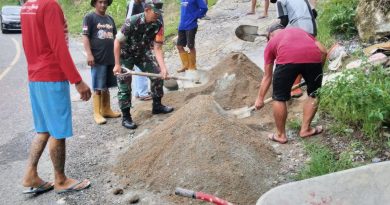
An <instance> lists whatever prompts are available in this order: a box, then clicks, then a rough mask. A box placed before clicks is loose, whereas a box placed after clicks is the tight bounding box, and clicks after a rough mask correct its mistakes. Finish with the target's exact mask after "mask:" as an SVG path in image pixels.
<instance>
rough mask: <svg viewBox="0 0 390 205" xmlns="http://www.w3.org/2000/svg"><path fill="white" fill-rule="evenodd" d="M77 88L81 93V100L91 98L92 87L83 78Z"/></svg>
mask: <svg viewBox="0 0 390 205" xmlns="http://www.w3.org/2000/svg"><path fill="white" fill-rule="evenodd" d="M76 90H77V92H78V93H79V94H80V99H81V100H84V101H88V100H89V98H91V89H89V87H88V85H87V84H85V83H84V81H82V80H81V81H80V82H79V83H76Z"/></svg>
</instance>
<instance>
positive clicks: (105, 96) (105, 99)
mask: <svg viewBox="0 0 390 205" xmlns="http://www.w3.org/2000/svg"><path fill="white" fill-rule="evenodd" d="M101 96H102V107H101V110H100V113H101V114H102V116H103V117H108V118H117V117H120V116H121V113H119V112H114V111H112V109H111V105H110V93H109V92H108V91H104V92H102V94H101Z"/></svg>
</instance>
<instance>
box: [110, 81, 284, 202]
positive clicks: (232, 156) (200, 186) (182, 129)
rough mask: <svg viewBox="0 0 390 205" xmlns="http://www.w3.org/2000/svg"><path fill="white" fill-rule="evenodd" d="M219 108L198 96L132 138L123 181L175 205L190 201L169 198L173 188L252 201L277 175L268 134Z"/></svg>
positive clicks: (123, 160) (121, 170)
mask: <svg viewBox="0 0 390 205" xmlns="http://www.w3.org/2000/svg"><path fill="white" fill-rule="evenodd" d="M250 84H251V83H248V86H249V85H250ZM244 87H245V86H244ZM216 107H217V106H216V104H215V101H214V98H213V97H212V96H207V95H200V96H197V97H195V98H193V99H192V100H191V101H190V102H189V103H188V104H186V105H185V106H183V107H182V108H181V109H179V110H178V111H176V112H175V113H173V114H172V115H171V116H170V117H169V118H167V119H166V120H164V121H163V122H162V123H161V124H160V125H159V126H157V127H156V128H155V129H153V130H152V132H151V133H150V134H148V135H146V136H143V137H142V138H137V139H136V140H134V142H133V143H132V146H131V147H129V148H128V151H127V152H126V153H124V154H123V155H122V156H120V158H119V162H118V165H117V166H116V167H115V169H114V171H115V172H116V173H117V174H118V175H119V176H121V178H122V179H123V181H122V183H124V184H130V187H133V188H134V189H140V188H141V189H146V190H148V191H153V192H160V193H165V194H166V195H167V198H168V200H171V201H174V202H176V203H177V204H188V201H186V200H187V199H183V198H180V197H176V196H170V197H168V195H169V194H170V193H173V191H174V190H175V187H184V188H187V189H192V190H197V191H203V192H208V193H211V194H215V195H217V196H219V197H221V198H224V199H226V200H228V201H230V202H232V203H235V204H254V203H255V202H256V200H257V199H258V198H259V197H260V196H261V194H263V193H264V192H266V191H267V190H269V189H270V188H271V187H272V182H273V181H274V180H275V179H276V170H279V164H278V162H276V160H275V159H276V154H275V153H274V152H273V149H272V148H270V147H269V146H268V145H267V144H266V143H265V142H264V137H262V136H259V135H258V133H256V132H254V131H253V130H252V129H250V128H248V127H247V126H246V125H244V124H241V123H238V122H235V121H232V120H229V119H227V118H224V117H222V116H221V115H220V114H219V113H218V111H217V108H216Z"/></svg>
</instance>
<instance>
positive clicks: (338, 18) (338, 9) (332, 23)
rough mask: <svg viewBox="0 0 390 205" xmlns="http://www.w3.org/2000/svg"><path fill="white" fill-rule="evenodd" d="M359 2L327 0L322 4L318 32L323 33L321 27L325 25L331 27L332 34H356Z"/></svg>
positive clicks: (348, 35) (325, 27)
mask: <svg viewBox="0 0 390 205" xmlns="http://www.w3.org/2000/svg"><path fill="white" fill-rule="evenodd" d="M358 3H359V0H327V1H325V2H323V3H322V4H320V11H319V12H320V16H319V19H318V24H319V32H318V33H319V34H321V27H324V29H329V32H330V34H331V35H334V34H341V35H343V36H345V37H350V36H352V35H355V34H356V33H357V29H356V25H355V17H356V8H357V5H358Z"/></svg>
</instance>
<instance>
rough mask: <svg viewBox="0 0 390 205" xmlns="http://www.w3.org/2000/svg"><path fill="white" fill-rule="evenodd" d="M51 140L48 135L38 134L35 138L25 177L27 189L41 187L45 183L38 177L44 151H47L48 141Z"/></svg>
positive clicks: (24, 184) (24, 182) (24, 183)
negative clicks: (40, 160) (39, 164)
mask: <svg viewBox="0 0 390 205" xmlns="http://www.w3.org/2000/svg"><path fill="white" fill-rule="evenodd" d="M48 139H49V134H48V133H38V136H36V137H35V138H34V140H33V141H32V143H31V147H30V155H29V157H28V164H27V168H26V173H25V174H24V177H23V186H25V187H39V186H40V185H42V183H43V182H44V181H43V180H42V179H41V178H40V177H39V176H38V162H39V159H40V158H41V155H42V153H43V150H45V147H46V144H47V141H48Z"/></svg>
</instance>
